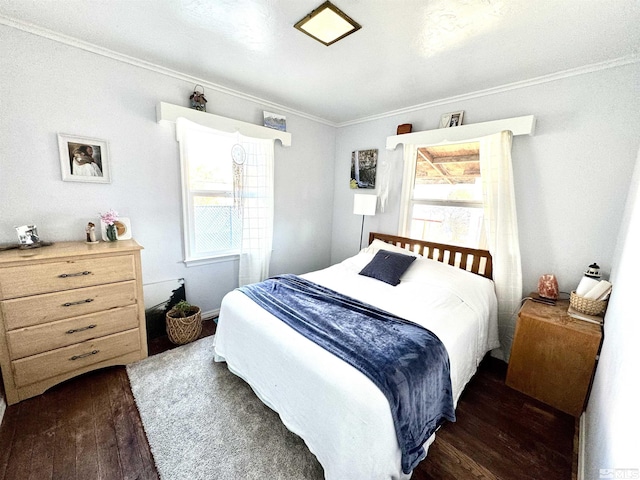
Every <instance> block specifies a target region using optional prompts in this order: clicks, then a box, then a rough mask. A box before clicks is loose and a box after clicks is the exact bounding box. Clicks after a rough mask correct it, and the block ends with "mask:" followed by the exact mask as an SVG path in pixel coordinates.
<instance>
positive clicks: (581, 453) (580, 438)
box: [578, 412, 586, 480]
mask: <svg viewBox="0 0 640 480" xmlns="http://www.w3.org/2000/svg"><path fill="white" fill-rule="evenodd" d="M585 425H586V420H585V413H584V412H582V415H580V431H579V433H578V480H584V452H585V431H584V430H585Z"/></svg>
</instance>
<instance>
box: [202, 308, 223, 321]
mask: <svg viewBox="0 0 640 480" xmlns="http://www.w3.org/2000/svg"><path fill="white" fill-rule="evenodd" d="M218 315H220V309H219V308H216V309H215V310H208V311H206V312H202V314H201V317H202V319H203V320H212V319H214V318H216V317H217V316H218Z"/></svg>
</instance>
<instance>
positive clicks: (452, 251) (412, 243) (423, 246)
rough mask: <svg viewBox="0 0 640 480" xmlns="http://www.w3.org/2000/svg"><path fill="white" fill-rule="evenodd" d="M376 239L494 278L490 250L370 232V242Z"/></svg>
mask: <svg viewBox="0 0 640 480" xmlns="http://www.w3.org/2000/svg"><path fill="white" fill-rule="evenodd" d="M375 239H378V240H382V241H383V242H386V243H390V244H392V245H395V246H397V247H401V248H404V249H406V250H411V251H412V252H414V253H419V254H420V255H422V256H423V257H426V258H430V259H432V260H436V261H438V262H442V263H447V264H449V265H453V266H454V267H460V268H462V269H463V270H467V271H468V272H472V273H475V274H477V275H480V276H482V277H487V278H490V279H493V259H492V258H491V254H490V253H489V251H488V250H478V249H475V248H466V247H456V246H455V245H446V244H444V243H433V242H427V241H425V240H416V239H414V238H407V237H398V236H396V235H387V234H386V233H376V232H371V233H369V244H371V242H373V241H374V240H375Z"/></svg>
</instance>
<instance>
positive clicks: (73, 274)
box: [58, 271, 91, 278]
mask: <svg viewBox="0 0 640 480" xmlns="http://www.w3.org/2000/svg"><path fill="white" fill-rule="evenodd" d="M82 275H91V272H87V271H85V272H78V273H63V274H61V275H58V277H60V278H68V277H81V276H82Z"/></svg>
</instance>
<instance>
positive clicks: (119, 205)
mask: <svg viewBox="0 0 640 480" xmlns="http://www.w3.org/2000/svg"><path fill="white" fill-rule="evenodd" d="M0 57H1V58H2V68H1V70H0V111H1V112H2V113H1V115H0V138H1V141H0V243H3V242H6V243H8V242H14V243H15V241H17V237H16V234H15V230H14V226H16V225H23V224H27V223H34V224H36V225H37V226H38V231H39V233H40V236H41V238H42V239H43V240H49V241H64V240H84V227H85V225H86V224H87V222H88V221H98V220H99V219H98V214H99V212H104V211H106V210H108V209H109V208H113V209H115V210H116V211H118V212H119V213H120V215H122V216H125V217H129V218H130V219H131V223H132V231H133V235H134V237H135V239H136V240H137V241H138V242H139V243H140V244H141V245H143V246H144V250H143V252H142V267H143V281H144V283H152V282H157V281H161V280H167V279H174V278H181V277H184V278H185V279H186V286H187V296H188V298H189V300H190V301H192V302H193V303H197V304H198V305H200V306H201V308H202V309H203V311H205V312H207V311H212V310H215V309H217V308H219V306H220V302H221V299H222V297H223V296H224V294H225V293H227V292H228V291H230V290H231V289H233V288H234V287H235V286H236V285H237V262H235V261H227V262H223V263H217V264H211V265H205V266H198V267H189V268H186V267H185V266H184V264H183V263H182V260H183V256H182V235H181V211H182V207H181V194H180V177H179V172H180V170H179V156H178V146H177V143H176V140H175V127H173V126H171V125H159V124H158V123H156V119H155V106H156V104H157V103H158V102H160V101H165V102H169V103H175V104H179V105H187V103H188V96H189V94H190V92H191V91H193V87H194V84H195V82H193V83H192V82H188V81H185V80H182V79H179V78H174V77H171V76H167V75H163V74H161V73H157V72H154V71H151V70H149V69H145V68H140V67H137V66H133V65H130V64H127V63H124V62H120V61H116V60H113V59H110V58H106V57H103V56H100V55H97V54H94V53H90V52H87V51H84V50H81V49H77V48H74V47H71V46H68V45H63V44H60V43H57V42H54V41H52V40H48V39H46V38H43V37H39V36H36V35H32V34H29V33H26V32H22V31H19V30H16V29H13V28H11V27H6V26H0ZM247 74H252V73H251V72H247ZM206 94H207V98H208V100H209V103H208V105H207V109H208V110H209V111H210V112H213V113H216V114H219V115H224V116H227V117H231V118H236V119H239V120H243V121H247V122H252V123H257V124H261V123H262V111H263V110H270V111H272V110H273V107H270V108H266V107H264V106H263V105H261V104H259V103H256V102H253V101H249V100H247V99H244V98H240V97H239V96H232V95H227V94H223V93H220V92H218V91H215V90H212V89H209V90H206ZM283 113H284V112H283ZM286 115H287V130H288V131H290V132H291V134H292V138H293V145H292V146H291V147H290V148H283V147H282V146H281V145H280V143H279V142H276V149H275V163H276V167H275V168H276V171H275V184H276V188H275V191H276V193H275V212H276V213H275V225H274V229H275V232H274V249H273V256H272V265H271V272H272V273H274V274H275V273H280V272H291V273H302V272H305V271H309V270H314V269H318V268H321V267H325V266H327V265H328V264H329V261H330V243H331V222H332V206H331V205H332V202H333V158H334V140H335V128H333V127H331V126H327V125H324V124H321V123H319V122H314V121H311V120H309V119H307V118H303V117H300V116H297V115H293V114H286ZM58 132H62V133H68V134H74V135H81V136H88V137H95V138H100V139H106V140H107V141H108V142H109V148H110V153H111V177H112V183H111V184H89V183H75V182H63V181H62V180H61V174H60V162H59V156H58V144H57V136H56V134H57V133H58Z"/></svg>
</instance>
